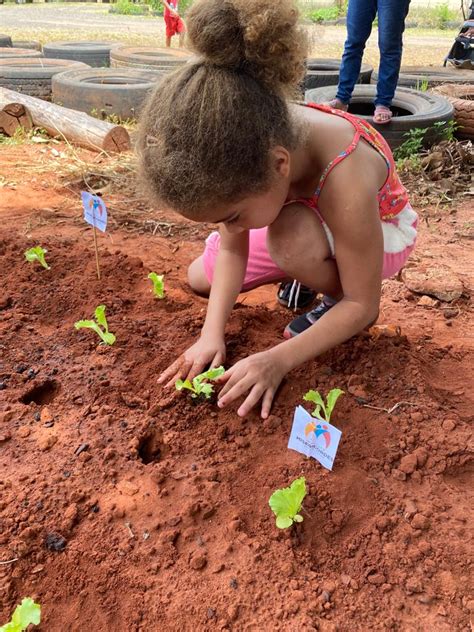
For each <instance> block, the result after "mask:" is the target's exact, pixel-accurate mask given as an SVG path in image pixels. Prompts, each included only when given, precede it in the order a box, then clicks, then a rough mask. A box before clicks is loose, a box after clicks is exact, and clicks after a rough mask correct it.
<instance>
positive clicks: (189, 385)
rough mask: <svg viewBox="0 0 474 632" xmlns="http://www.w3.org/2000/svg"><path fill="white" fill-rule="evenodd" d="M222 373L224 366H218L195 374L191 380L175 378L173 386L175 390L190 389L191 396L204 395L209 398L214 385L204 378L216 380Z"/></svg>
mask: <svg viewBox="0 0 474 632" xmlns="http://www.w3.org/2000/svg"><path fill="white" fill-rule="evenodd" d="M224 373H225V369H224V367H223V366H218V367H217V368H215V369H209V371H205V372H204V373H200V374H199V375H196V377H195V378H194V380H193V381H192V382H191V381H190V380H184V381H183V380H176V382H175V388H176V390H177V391H182V390H183V389H187V390H188V391H191V397H200V396H204V397H205V398H206V399H209V398H210V397H211V395H212V393H213V392H214V387H213V386H212V384H209V383H208V382H207V381H206V380H216V379H217V378H218V377H220V376H221V375H223V374H224Z"/></svg>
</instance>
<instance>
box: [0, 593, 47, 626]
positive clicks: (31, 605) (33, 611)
mask: <svg viewBox="0 0 474 632" xmlns="http://www.w3.org/2000/svg"><path fill="white" fill-rule="evenodd" d="M40 621H41V606H40V605H39V603H35V602H34V601H33V599H31V597H25V598H24V599H23V600H22V602H21V604H20V605H19V606H17V607H16V608H15V611H14V613H13V616H12V618H11V620H10V621H9V623H6V624H5V625H2V627H0V632H23V631H24V630H26V628H27V627H28V626H29V625H39V624H40Z"/></svg>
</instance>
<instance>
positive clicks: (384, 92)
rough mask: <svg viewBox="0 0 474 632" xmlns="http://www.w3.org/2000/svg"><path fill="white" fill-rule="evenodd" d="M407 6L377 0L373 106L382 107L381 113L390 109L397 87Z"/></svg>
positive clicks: (401, 1)
mask: <svg viewBox="0 0 474 632" xmlns="http://www.w3.org/2000/svg"><path fill="white" fill-rule="evenodd" d="M409 4H410V0H378V19H379V49H380V68H379V78H378V81H377V96H376V99H375V105H376V106H382V112H383V108H385V109H387V108H390V105H391V103H392V99H393V96H394V94H395V88H396V87H397V81H398V75H399V72H400V64H401V61H402V46H403V31H404V30H405V18H406V16H407V13H408V8H409ZM374 120H376V119H375V117H374ZM376 122H382V123H383V122H386V121H384V120H381V121H377V120H376Z"/></svg>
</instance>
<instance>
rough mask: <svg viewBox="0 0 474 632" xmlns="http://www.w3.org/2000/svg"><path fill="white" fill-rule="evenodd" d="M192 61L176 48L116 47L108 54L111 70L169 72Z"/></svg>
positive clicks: (187, 54) (187, 55)
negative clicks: (126, 69)
mask: <svg viewBox="0 0 474 632" xmlns="http://www.w3.org/2000/svg"><path fill="white" fill-rule="evenodd" d="M191 59H192V55H191V54H190V53H188V52H186V51H183V50H180V49H176V48H172V49H170V48H153V47H151V46H117V47H116V48H114V49H113V50H112V51H111V53H110V65H111V66H112V67H113V68H137V69H140V70H159V71H161V72H171V71H172V70H175V69H176V68H179V67H180V66H183V65H184V64H186V63H187V62H188V61H190V60H191Z"/></svg>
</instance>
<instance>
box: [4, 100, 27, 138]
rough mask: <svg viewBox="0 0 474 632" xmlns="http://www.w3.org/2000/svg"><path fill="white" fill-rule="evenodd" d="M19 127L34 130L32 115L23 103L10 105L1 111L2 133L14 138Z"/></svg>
mask: <svg viewBox="0 0 474 632" xmlns="http://www.w3.org/2000/svg"><path fill="white" fill-rule="evenodd" d="M0 107H1V106H0ZM19 127H21V128H23V129H25V130H26V131H29V130H30V129H33V122H32V120H31V116H30V113H29V112H28V110H27V109H26V108H25V106H24V105H22V104H21V103H8V104H7V105H5V106H4V107H3V109H1V110H0V132H2V133H3V134H6V135H7V136H13V134H14V133H15V132H16V130H17V129H18V128H19Z"/></svg>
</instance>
